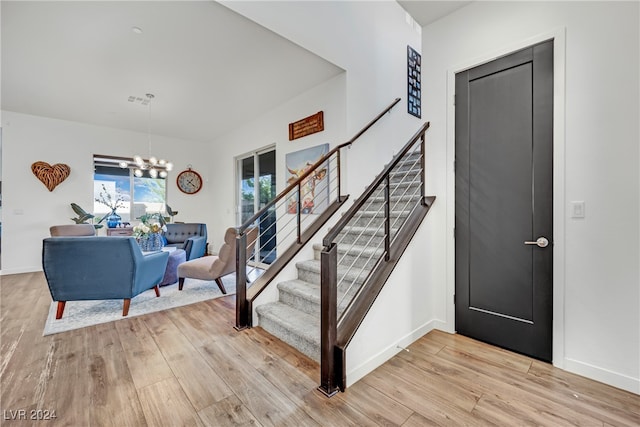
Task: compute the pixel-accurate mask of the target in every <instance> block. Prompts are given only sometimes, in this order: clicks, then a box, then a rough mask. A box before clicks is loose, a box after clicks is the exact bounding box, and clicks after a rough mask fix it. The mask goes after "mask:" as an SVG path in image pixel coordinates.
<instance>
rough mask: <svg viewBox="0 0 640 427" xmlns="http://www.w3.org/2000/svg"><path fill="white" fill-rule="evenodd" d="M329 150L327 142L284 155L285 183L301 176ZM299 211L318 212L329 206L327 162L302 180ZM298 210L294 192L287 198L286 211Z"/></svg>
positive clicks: (306, 212)
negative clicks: (285, 167)
mask: <svg viewBox="0 0 640 427" xmlns="http://www.w3.org/2000/svg"><path fill="white" fill-rule="evenodd" d="M328 152H329V144H322V145H318V146H315V147H311V148H306V149H304V150H299V151H294V152H291V153H288V154H287V155H286V156H285V163H286V166H287V185H290V184H291V183H293V182H294V181H295V180H296V179H298V178H299V177H300V176H302V175H303V174H304V173H305V172H306V171H307V170H308V169H309V167H310V166H313V164H314V163H315V162H317V161H318V160H320V158H321V157H322V156H323V155H325V154H327V153H328ZM300 194H301V213H304V214H318V213H321V212H322V211H324V210H325V209H326V208H327V206H329V162H326V163H325V164H324V165H322V166H320V167H318V168H317V169H316V171H315V172H314V173H311V175H309V176H308V177H307V178H305V179H304V181H302V183H301V186H300ZM297 211H298V196H297V193H294V195H293V196H291V197H290V198H289V199H287V213H291V214H295V213H297Z"/></svg>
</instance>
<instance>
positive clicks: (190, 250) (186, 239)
mask: <svg viewBox="0 0 640 427" xmlns="http://www.w3.org/2000/svg"><path fill="white" fill-rule="evenodd" d="M164 237H165V239H167V246H175V247H177V248H178V249H184V251H185V252H186V255H187V261H189V260H192V259H196V258H200V257H203V256H204V254H205V251H206V249H207V224H198V223H174V224H167V231H165V232H164Z"/></svg>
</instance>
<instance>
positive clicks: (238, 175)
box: [233, 143, 278, 267]
mask: <svg viewBox="0 0 640 427" xmlns="http://www.w3.org/2000/svg"><path fill="white" fill-rule="evenodd" d="M269 151H273V152H274V153H275V158H276V171H277V169H278V168H277V162H278V157H277V154H278V152H277V150H276V144H275V143H273V144H269V145H265V146H264V147H261V148H257V149H255V150H252V151H249V152H247V153H244V154H240V155H238V156H235V157H234V158H233V161H234V176H235V183H234V192H235V206H236V208H235V222H236V224H237V225H238V226H240V225H242V200H241V196H240V181H241V180H242V168H241V166H240V162H241V161H242V160H243V159H246V158H248V157H253V162H254V174H253V177H254V182H255V183H257V182H258V181H259V178H260V170H259V168H258V167H256V163H257V161H258V157H259V156H260V155H261V154H263V153H267V152H269ZM277 188H278V176H277V173H276V190H277ZM276 194H277V191H276ZM259 199H260V198H259V197H257V198H256V197H255V194H254V201H253V203H254V205H253V208H254V212H258V211H259V210H260V207H259V206H258V204H259V202H260V200H259ZM256 245H257V247H260V234H259V235H258V242H257V243H256ZM251 263H252V265H256V266H258V267H268V264H264V263H262V262H254V261H251Z"/></svg>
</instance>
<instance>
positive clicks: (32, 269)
mask: <svg viewBox="0 0 640 427" xmlns="http://www.w3.org/2000/svg"><path fill="white" fill-rule="evenodd" d="M40 271H42V267H41V266H38V267H23V268H5V269H2V270H0V276H8V275H10V274H22V273H37V272H40Z"/></svg>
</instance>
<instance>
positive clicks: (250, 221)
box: [237, 98, 400, 233]
mask: <svg viewBox="0 0 640 427" xmlns="http://www.w3.org/2000/svg"><path fill="white" fill-rule="evenodd" d="M398 102H400V98H396V99H395V100H394V101H393V102H392V103H391V104H389V106H388V107H387V108H385V109H384V110H383V111H382V112H381V113H380V114H378V115H377V116H376V117H375V118H374V119H373V120H371V121H370V122H369V123H367V124H366V125H365V126H364V127H363V128H362V129H360V131H359V132H358V133H356V134H355V135H354V136H353V137H352V138H351V139H350V140H348V141H346V142H343V143H342V144H340V145H338V146H337V147H335V148H333V150H331V151H329V152H328V153H327V154H325V155H323V156H322V157H321V158H320V160H318V161H317V162H315V163H314V164H313V165H312V166H311V167H310V168H309V169H308V170H307V171H306V172H305V173H303V174H302V175H301V176H299V177H298V178H297V179H296V180H295V181H294V182H292V183H291V184H289V185H288V186H287V187H286V188H285V189H284V190H282V191H281V192H280V194H278V195H277V196H276V197H275V198H274V199H273V200H271V201H270V202H269V203H267V204H266V205H265V206H264V207H263V208H262V209H260V210H259V211H258V212H256V214H255V215H253V216H252V217H251V218H249V219H248V220H246V221H245V222H244V223H243V224H242V225H241V226H239V227H237V229H238V232H239V233H244V232H245V231H246V229H247V228H249V227H250V226H251V225H252V224H253V223H254V222H255V221H256V220H257V219H258V218H260V217H261V216H262V215H264V214H265V213H266V212H267V211H268V210H269V208H271V207H273V206H275V204H276V203H278V202H279V201H280V200H282V199H283V198H284V197H285V196H286V195H287V194H288V193H289V192H290V191H291V190H293V189H294V188H296V186H298V185H299V184H300V183H301V182H302V181H304V180H305V178H307V177H308V176H309V175H311V173H312V172H314V171H315V170H316V169H317V168H318V166H320V165H322V164H323V163H324V162H326V161H327V160H328V159H329V158H331V156H332V155H333V154H334V153H336V152H337V151H340V150H341V149H343V148H345V147H348V146H350V145H351V144H353V143H354V142H355V140H356V139H358V138H360V137H361V136H362V134H363V133H365V132H366V131H367V130H369V128H370V127H371V126H373V125H374V124H375V123H376V122H377V121H378V120H380V119H381V118H382V116H384V115H385V114H386V113H388V112H389V111H390V110H391V109H392V108H393V107H395V105H396V104H397V103H398Z"/></svg>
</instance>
